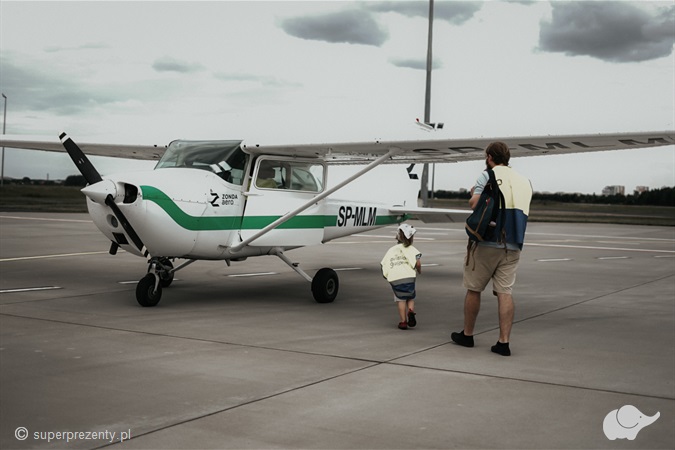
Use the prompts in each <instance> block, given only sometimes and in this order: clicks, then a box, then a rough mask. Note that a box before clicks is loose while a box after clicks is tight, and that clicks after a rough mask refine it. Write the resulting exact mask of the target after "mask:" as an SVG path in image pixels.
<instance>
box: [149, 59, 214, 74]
mask: <svg viewBox="0 0 675 450" xmlns="http://www.w3.org/2000/svg"><path fill="white" fill-rule="evenodd" d="M152 68H153V69H155V70H156V71H157V72H178V73H193V72H199V71H201V70H204V66H202V65H201V64H199V63H189V62H185V61H179V60H177V59H175V58H172V57H170V56H163V57H161V58H158V59H156V60H155V62H154V63H152Z"/></svg>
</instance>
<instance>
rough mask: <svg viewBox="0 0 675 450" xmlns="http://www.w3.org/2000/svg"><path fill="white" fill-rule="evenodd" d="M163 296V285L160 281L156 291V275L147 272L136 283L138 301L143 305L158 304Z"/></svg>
mask: <svg viewBox="0 0 675 450" xmlns="http://www.w3.org/2000/svg"><path fill="white" fill-rule="evenodd" d="M161 298H162V285H161V283H160V285H159V286H157V291H155V276H154V275H153V274H151V273H150V274H147V275H146V276H144V277H143V278H141V281H139V282H138V284H137V285H136V301H137V302H138V304H139V305H141V306H143V307H150V306H157V303H159V301H160V300H161Z"/></svg>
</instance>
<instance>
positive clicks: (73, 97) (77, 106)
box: [0, 58, 119, 115]
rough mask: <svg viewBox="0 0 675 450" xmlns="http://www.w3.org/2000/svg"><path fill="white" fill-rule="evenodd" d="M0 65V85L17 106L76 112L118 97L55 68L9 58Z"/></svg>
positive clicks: (26, 108) (62, 112)
mask: <svg viewBox="0 0 675 450" xmlns="http://www.w3.org/2000/svg"><path fill="white" fill-rule="evenodd" d="M0 67H2V73H1V76H0V80H1V81H0V89H2V92H7V93H11V94H9V95H11V99H10V101H11V102H12V107H13V108H14V109H16V110H20V111H49V112H53V113H55V114H62V115H73V114H77V113H80V112H84V111H91V109H92V108H93V107H96V106H98V105H101V104H106V103H113V102H115V101H117V100H119V98H117V97H115V96H113V95H112V94H106V93H105V92H101V91H99V90H96V89H92V88H90V87H88V86H86V85H83V84H82V83H75V82H73V81H71V78H70V77H68V76H67V75H65V74H59V73H58V72H55V71H52V70H40V69H39V68H38V67H31V66H29V65H20V64H16V63H15V62H14V61H12V60H9V59H7V58H3V59H2V61H1V63H0Z"/></svg>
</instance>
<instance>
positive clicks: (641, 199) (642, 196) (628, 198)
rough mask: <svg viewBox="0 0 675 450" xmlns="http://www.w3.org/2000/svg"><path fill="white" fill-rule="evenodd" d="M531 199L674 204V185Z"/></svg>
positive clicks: (446, 194) (440, 194)
mask: <svg viewBox="0 0 675 450" xmlns="http://www.w3.org/2000/svg"><path fill="white" fill-rule="evenodd" d="M470 196H471V194H470V193H469V192H468V191H463V192H458V191H442V190H440V191H435V192H434V198H439V199H466V200H468V199H469V197H470ZM532 200H533V201H537V202H561V203H592V204H610V205H651V206H675V187H664V188H661V189H653V190H650V191H645V192H639V193H637V192H636V193H634V194H629V195H622V194H616V195H595V194H568V193H564V192H558V193H555V194H549V193H541V192H535V193H534V194H533V195H532Z"/></svg>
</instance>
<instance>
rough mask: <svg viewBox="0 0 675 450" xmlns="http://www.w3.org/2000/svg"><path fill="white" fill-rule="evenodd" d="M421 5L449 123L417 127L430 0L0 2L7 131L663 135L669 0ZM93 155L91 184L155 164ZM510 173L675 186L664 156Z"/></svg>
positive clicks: (62, 168) (544, 185)
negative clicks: (97, 175) (99, 176)
mask: <svg viewBox="0 0 675 450" xmlns="http://www.w3.org/2000/svg"><path fill="white" fill-rule="evenodd" d="M434 12H435V14H434V27H433V49H432V50H433V51H432V53H433V67H434V68H433V71H432V81H431V120H432V121H434V122H443V123H444V124H445V126H444V128H443V130H439V131H435V132H433V133H428V132H425V131H424V130H422V129H421V128H420V127H416V126H415V124H414V123H415V120H416V119H417V118H420V119H423V117H424V102H425V79H426V72H425V70H426V54H427V37H428V35H427V32H428V19H427V14H428V2H427V1H393V2H383V1H362V2H352V1H324V2H319V1H295V2H286V1H246V2H244V1H241V2H234V1H215V2H201V1H191V2H174V1H150V2H121V1H112V2H110V1H109V2H105V1H88V2H85V1H75V2H60V1H47V2H34V1H7V0H2V1H0V90H1V91H2V93H3V94H5V95H6V96H7V116H6V133H7V134H30V135H36V134H38V135H45V136H47V137H53V136H56V135H58V134H59V133H60V132H61V131H66V132H67V133H68V134H69V135H70V136H71V137H73V139H74V140H75V141H76V142H77V141H78V140H80V141H99V142H110V143H149V144H160V145H165V144H168V143H169V142H170V141H172V140H174V139H179V138H181V139H244V140H246V141H247V142H258V143H309V142H345V141H364V140H373V139H383V140H390V139H427V138H444V137H447V138H452V137H458V138H465V137H478V136H481V137H495V138H499V137H506V136H528V135H548V134H576V133H580V134H581V133H615V132H632V131H657V130H658V131H662V130H673V129H675V81H674V80H675V55H674V54H673V47H674V43H675V1H673V0H669V1H659V2H645V1H636V2H631V1H616V2H609V1H590V2H582V1H569V2H567V1H566V2H563V1H554V2H545V1H508V2H507V1H488V2H474V1H468V2H460V1H442V0H436V1H435V9H434ZM0 100H4V99H0ZM93 161H94V164H95V165H96V166H97V168H98V169H99V171H100V172H101V173H103V174H107V173H111V172H116V171H128V170H139V169H148V168H152V166H153V163H148V162H141V163H139V162H138V161H133V162H129V161H121V162H120V161H111V160H110V159H109V158H94V159H93ZM511 165H512V166H513V167H514V168H515V169H517V170H518V171H520V172H521V173H524V174H525V175H526V176H528V177H529V178H530V179H531V181H532V184H533V187H534V189H535V191H539V192H581V193H587V194H591V193H596V194H600V193H601V191H602V189H603V188H604V187H605V186H608V185H624V186H626V192H627V193H630V192H632V190H633V189H634V188H635V186H649V187H651V188H652V189H653V188H659V187H663V186H674V185H675V148H674V147H673V146H668V147H663V148H658V149H642V150H639V149H636V150H623V151H614V152H599V153H590V154H574V155H565V156H543V157H529V158H514V159H512V161H511ZM483 166H484V163H483V162H481V161H478V162H467V163H456V164H437V165H436V167H435V176H434V178H433V187H434V188H435V189H445V190H458V189H461V188H465V189H470V188H471V186H472V185H473V183H474V181H475V179H476V177H477V175H478V173H479V172H480V171H481V170H482V169H483ZM378 170H379V169H378ZM402 170H403V169H401V168H400V167H398V168H387V169H386V170H385V169H383V171H382V172H381V174H386V176H390V175H391V174H392V173H394V172H391V171H395V173H396V174H397V175H396V176H398V174H403V171H402ZM387 171H388V172H387ZM416 171H417V172H418V173H419V172H420V171H421V167H417V168H416ZM4 173H5V175H6V176H11V177H24V176H28V177H31V178H45V177H47V176H49V178H50V179H63V178H65V177H66V176H68V175H71V174H76V173H77V170H76V169H75V167H74V165H73V164H72V162H70V160H69V159H68V157H67V156H66V155H61V154H49V153H45V152H29V151H18V150H13V149H5V166H4ZM430 184H431V180H430Z"/></svg>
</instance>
